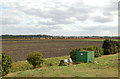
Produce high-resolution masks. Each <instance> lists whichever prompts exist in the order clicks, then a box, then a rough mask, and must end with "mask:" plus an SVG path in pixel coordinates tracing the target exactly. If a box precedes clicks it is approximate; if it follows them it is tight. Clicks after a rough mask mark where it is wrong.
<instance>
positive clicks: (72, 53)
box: [70, 48, 82, 62]
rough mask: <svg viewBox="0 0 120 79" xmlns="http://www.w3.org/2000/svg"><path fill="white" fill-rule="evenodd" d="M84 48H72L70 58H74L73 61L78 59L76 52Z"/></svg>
mask: <svg viewBox="0 0 120 79" xmlns="http://www.w3.org/2000/svg"><path fill="white" fill-rule="evenodd" d="M81 50H82V48H76V49H72V50H71V51H70V58H71V59H72V61H74V62H75V61H76V52H77V51H81Z"/></svg>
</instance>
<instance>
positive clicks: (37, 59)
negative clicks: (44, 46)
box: [27, 52, 43, 68]
mask: <svg viewBox="0 0 120 79" xmlns="http://www.w3.org/2000/svg"><path fill="white" fill-rule="evenodd" d="M42 56H43V55H42V54H41V53H40V52H31V53H29V54H28V55H27V61H28V62H29V63H30V64H32V65H33V67H34V68H36V67H37V66H39V65H40V64H42V63H43V59H42Z"/></svg>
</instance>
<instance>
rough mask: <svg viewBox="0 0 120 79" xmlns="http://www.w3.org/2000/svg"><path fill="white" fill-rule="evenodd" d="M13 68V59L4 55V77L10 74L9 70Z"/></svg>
mask: <svg viewBox="0 0 120 79" xmlns="http://www.w3.org/2000/svg"><path fill="white" fill-rule="evenodd" d="M11 67H12V58H11V57H10V56H8V55H6V54H5V53H2V76H5V75H7V74H8V73H9V69H10V68H11Z"/></svg>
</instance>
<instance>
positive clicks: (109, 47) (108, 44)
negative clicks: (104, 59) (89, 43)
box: [102, 40, 120, 55]
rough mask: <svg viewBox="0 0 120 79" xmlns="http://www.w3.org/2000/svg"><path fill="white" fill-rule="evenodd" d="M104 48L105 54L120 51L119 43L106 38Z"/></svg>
mask: <svg viewBox="0 0 120 79" xmlns="http://www.w3.org/2000/svg"><path fill="white" fill-rule="evenodd" d="M102 48H103V49H104V54H105V55H107V54H115V53H118V52H119V48H120V47H119V44H118V43H117V42H115V41H112V40H104V43H103V46H102Z"/></svg>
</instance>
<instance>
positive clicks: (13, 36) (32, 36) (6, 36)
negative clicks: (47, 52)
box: [1, 35, 53, 38]
mask: <svg viewBox="0 0 120 79" xmlns="http://www.w3.org/2000/svg"><path fill="white" fill-rule="evenodd" d="M1 37H2V38H42V37H44V38H47V37H53V36H50V35H1Z"/></svg>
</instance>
